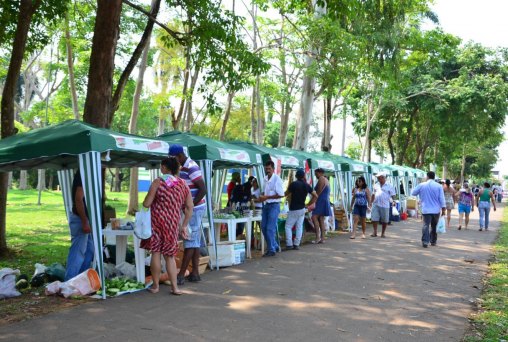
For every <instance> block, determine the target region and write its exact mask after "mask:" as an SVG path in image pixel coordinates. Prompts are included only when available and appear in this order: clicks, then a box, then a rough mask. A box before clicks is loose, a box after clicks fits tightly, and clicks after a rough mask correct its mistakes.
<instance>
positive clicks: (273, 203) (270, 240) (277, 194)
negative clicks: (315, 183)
mask: <svg viewBox="0 0 508 342" xmlns="http://www.w3.org/2000/svg"><path fill="white" fill-rule="evenodd" d="M274 169H275V164H274V163H273V161H271V160H269V161H267V162H266V163H265V174H266V177H265V191H264V194H263V195H261V196H259V198H258V202H264V205H263V212H262V217H261V231H262V232H263V236H264V237H265V239H266V244H267V251H266V253H265V254H264V255H263V256H266V257H270V256H274V255H275V252H276V251H277V250H278V249H279V243H278V242H277V239H276V238H275V236H276V234H277V219H278V218H279V213H280V201H281V198H282V197H284V189H283V187H282V180H281V179H280V177H279V176H277V175H276V174H275V173H274Z"/></svg>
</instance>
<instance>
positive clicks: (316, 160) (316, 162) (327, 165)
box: [276, 147, 337, 172]
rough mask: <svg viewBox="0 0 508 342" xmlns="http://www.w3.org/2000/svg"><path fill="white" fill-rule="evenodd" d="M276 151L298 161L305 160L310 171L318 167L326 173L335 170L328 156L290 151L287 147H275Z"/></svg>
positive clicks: (332, 161) (332, 160)
mask: <svg viewBox="0 0 508 342" xmlns="http://www.w3.org/2000/svg"><path fill="white" fill-rule="evenodd" d="M276 150H281V151H283V152H285V153H287V154H290V155H292V156H294V157H295V158H298V159H300V160H307V162H308V163H309V167H310V168H311V169H317V168H319V167H320V168H322V169H323V170H325V171H326V172H335V171H336V170H337V167H336V166H335V162H334V159H331V158H330V156H328V155H323V154H319V153H314V152H313V153H310V152H305V151H298V150H293V149H290V148H288V147H277V148H276ZM302 166H303V165H302Z"/></svg>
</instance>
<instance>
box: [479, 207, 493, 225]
mask: <svg viewBox="0 0 508 342" xmlns="http://www.w3.org/2000/svg"><path fill="white" fill-rule="evenodd" d="M478 211H479V212H480V229H483V228H485V229H488V228H489V215H490V202H487V201H480V202H479V203H478Z"/></svg>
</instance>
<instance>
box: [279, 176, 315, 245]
mask: <svg viewBox="0 0 508 342" xmlns="http://www.w3.org/2000/svg"><path fill="white" fill-rule="evenodd" d="M309 194H311V195H312V199H311V200H310V202H309V203H308V204H307V205H305V200H306V199H307V195H309ZM285 195H286V196H288V199H289V212H288V217H287V219H286V250H291V249H299V247H298V246H300V240H301V239H302V232H303V219H304V218H305V207H307V206H309V205H311V204H312V203H314V202H316V200H317V198H318V195H317V194H316V192H315V191H314V190H312V188H311V186H310V185H309V184H308V183H307V182H306V181H305V171H304V170H303V169H298V170H297V171H296V181H294V182H293V183H291V184H289V186H288V189H287V190H286V193H285ZM293 226H296V233H295V241H294V243H293V232H292V230H293Z"/></svg>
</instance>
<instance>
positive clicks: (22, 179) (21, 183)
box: [18, 170, 28, 190]
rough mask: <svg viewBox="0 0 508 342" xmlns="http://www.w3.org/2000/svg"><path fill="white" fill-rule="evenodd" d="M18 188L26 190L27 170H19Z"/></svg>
mask: <svg viewBox="0 0 508 342" xmlns="http://www.w3.org/2000/svg"><path fill="white" fill-rule="evenodd" d="M18 189H19V190H28V172H27V171H26V170H21V171H20V172H19V187H18Z"/></svg>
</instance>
